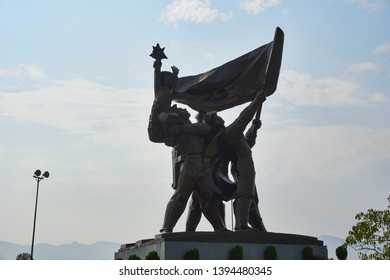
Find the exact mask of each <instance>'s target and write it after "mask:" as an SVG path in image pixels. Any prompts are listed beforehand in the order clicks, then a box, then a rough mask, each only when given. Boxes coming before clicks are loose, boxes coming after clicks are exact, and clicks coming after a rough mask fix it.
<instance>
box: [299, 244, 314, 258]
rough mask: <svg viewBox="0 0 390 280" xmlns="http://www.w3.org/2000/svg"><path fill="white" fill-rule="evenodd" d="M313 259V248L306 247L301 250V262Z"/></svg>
mask: <svg viewBox="0 0 390 280" xmlns="http://www.w3.org/2000/svg"><path fill="white" fill-rule="evenodd" d="M313 257H314V255H313V248H312V247H310V246H306V247H305V248H303V250H302V259H303V260H312V259H313Z"/></svg>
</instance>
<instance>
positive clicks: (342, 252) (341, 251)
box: [336, 245, 348, 260]
mask: <svg viewBox="0 0 390 280" xmlns="http://www.w3.org/2000/svg"><path fill="white" fill-rule="evenodd" d="M336 256H337V258H338V259H339V260H346V259H347V257H348V250H347V246H346V245H341V246H339V247H337V248H336Z"/></svg>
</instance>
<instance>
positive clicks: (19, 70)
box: [0, 64, 46, 79]
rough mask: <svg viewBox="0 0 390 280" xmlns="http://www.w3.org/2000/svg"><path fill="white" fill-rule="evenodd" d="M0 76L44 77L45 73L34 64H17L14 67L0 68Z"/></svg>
mask: <svg viewBox="0 0 390 280" xmlns="http://www.w3.org/2000/svg"><path fill="white" fill-rule="evenodd" d="M0 77H6V78H17V79H18V78H31V79H44V78H46V75H45V73H44V72H43V71H42V70H41V69H40V68H39V67H38V66H36V65H24V64H19V65H18V66H17V67H16V68H0Z"/></svg>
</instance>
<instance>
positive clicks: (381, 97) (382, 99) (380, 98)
mask: <svg viewBox="0 0 390 280" xmlns="http://www.w3.org/2000/svg"><path fill="white" fill-rule="evenodd" d="M371 101H373V102H376V103H388V102H389V97H388V96H386V95H385V94H384V93H382V92H376V93H374V94H373V95H372V97H371Z"/></svg>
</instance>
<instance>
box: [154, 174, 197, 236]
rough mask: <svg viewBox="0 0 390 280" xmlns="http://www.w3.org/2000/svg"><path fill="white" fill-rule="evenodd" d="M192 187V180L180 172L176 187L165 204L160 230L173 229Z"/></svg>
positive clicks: (165, 231)
mask: <svg viewBox="0 0 390 280" xmlns="http://www.w3.org/2000/svg"><path fill="white" fill-rule="evenodd" d="M192 189H193V180H192V179H191V178H189V176H186V175H185V174H180V176H179V181H178V186H177V189H176V190H175V193H174V194H173V196H172V198H171V199H170V200H169V202H168V204H167V208H166V210H165V216H164V222H163V226H162V228H161V230H160V232H162V233H170V232H172V231H173V228H174V227H175V225H176V223H177V221H178V220H179V218H180V217H181V215H182V214H183V212H184V210H185V208H186V205H187V201H188V199H189V198H190V196H191V193H192Z"/></svg>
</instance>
